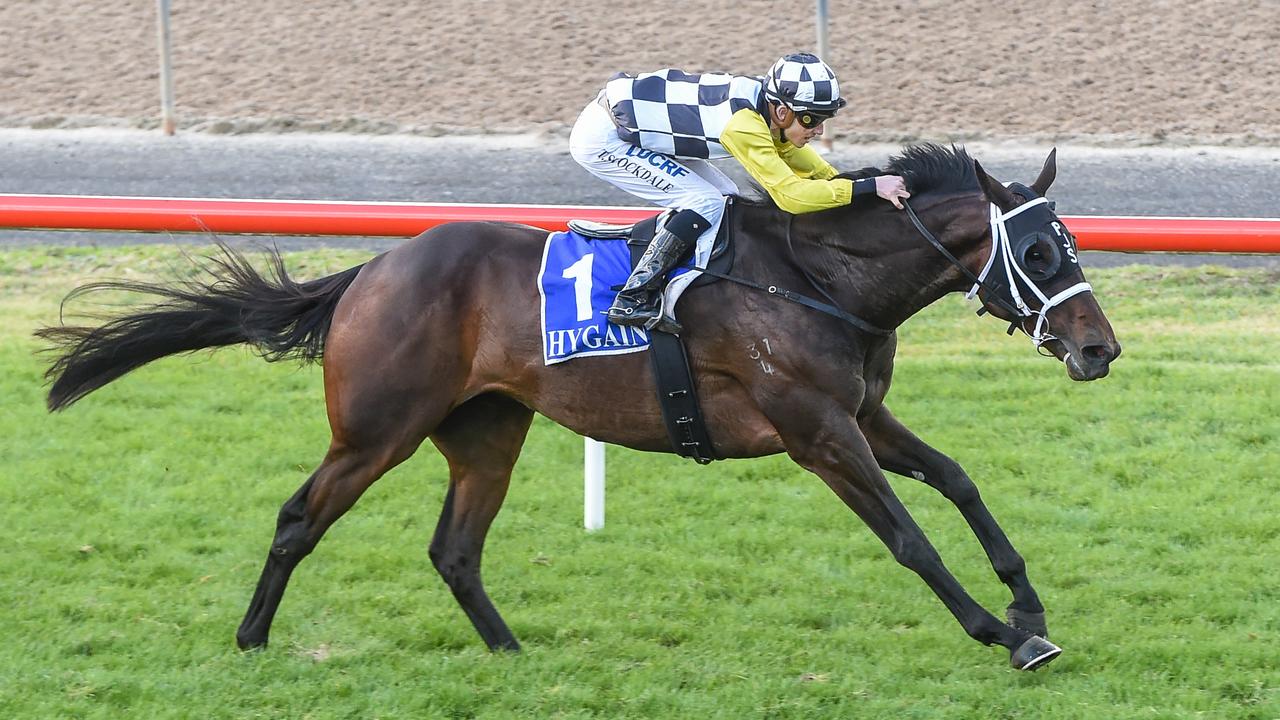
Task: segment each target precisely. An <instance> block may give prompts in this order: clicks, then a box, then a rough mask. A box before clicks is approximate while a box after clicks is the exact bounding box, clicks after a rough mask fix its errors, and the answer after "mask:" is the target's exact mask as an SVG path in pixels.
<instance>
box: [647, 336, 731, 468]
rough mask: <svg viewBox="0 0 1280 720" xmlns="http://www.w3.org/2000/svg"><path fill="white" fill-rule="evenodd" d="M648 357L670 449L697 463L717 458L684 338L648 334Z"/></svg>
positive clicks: (718, 457)
mask: <svg viewBox="0 0 1280 720" xmlns="http://www.w3.org/2000/svg"><path fill="white" fill-rule="evenodd" d="M649 358H650V359H651V360H652V361H653V379H654V380H655V381H656V382H657V385H658V405H659V406H660V407H661V408H662V422H663V423H664V424H665V425H666V426H667V437H668V438H670V439H671V446H672V448H674V449H675V451H676V453H677V454H678V455H681V456H682V457H689V458H693V459H694V460H695V461H696V462H697V463H698V464H699V465H706V464H707V463H709V462H711V461H712V460H718V459H720V456H719V455H717V454H716V451H715V448H713V447H712V446H711V437H710V436H709V435H708V434H707V424H706V421H705V420H703V417H702V410H701V408H700V407H699V406H698V394H697V392H696V391H695V390H694V386H693V373H692V372H691V371H690V370H689V357H688V355H686V354H685V350H684V341H683V340H681V339H680V336H679V335H672V334H670V333H664V332H654V333H649Z"/></svg>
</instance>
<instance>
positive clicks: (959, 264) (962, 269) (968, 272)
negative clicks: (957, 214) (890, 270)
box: [902, 200, 1023, 335]
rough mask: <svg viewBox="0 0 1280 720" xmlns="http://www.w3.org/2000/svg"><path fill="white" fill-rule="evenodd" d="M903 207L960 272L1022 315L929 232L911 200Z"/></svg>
mask: <svg viewBox="0 0 1280 720" xmlns="http://www.w3.org/2000/svg"><path fill="white" fill-rule="evenodd" d="M902 207H904V208H906V210H907V217H909V218H911V224H912V225H915V226H916V230H919V231H920V234H921V235H923V236H924V239H925V240H928V241H929V244H930V245H932V246H933V247H934V248H935V249H937V251H938V252H940V253H942V256H943V257H945V258H946V259H947V260H948V261H950V263H951V264H952V265H955V266H956V267H958V268H960V272H962V273H964V274H965V277H967V278H969V280H970V281H971V282H972V283H973V284H974V286H981V287H982V288H983V289H984V290H986V291H987V297H989V298H991V299H992V300H993V301H995V303H996V304H998V305H999V306H1000V308H1001V309H1002V310H1004V311H1005V312H1008V313H1009V314H1010V315H1013V316H1015V317H1021V316H1022V314H1023V313H1022V311H1021V310H1019V309H1018V308H1016V307H1014V306H1013V304H1012V303H1010V302H1008V301H1006V300H1005V299H1004V298H1002V297H1000V290H999V288H998V287H993V286H992V285H991V284H990V283H988V282H986V281H985V280H983V279H981V278H979V277H978V276H977V275H974V274H973V271H972V270H970V269H969V268H967V267H965V265H964V263H962V262H960V259H959V258H957V257H956V256H955V255H952V254H951V251H950V250H948V249H947V248H946V247H945V246H943V244H942V243H941V242H940V241H939V240H938V238H936V237H934V236H933V233H931V232H929V228H927V227H925V226H924V223H923V222H921V221H920V216H919V215H916V211H915V208H912V207H911V203H910V202H908V201H907V200H903V201H902ZM985 309H986V308H983V309H982V310H979V311H978V314H979V315H981V314H982V312H983V311H984V310H985ZM1016 325H1017V323H1016V322H1014V323H1010V327H1009V334H1010V335H1012V334H1013V327H1014V326H1016Z"/></svg>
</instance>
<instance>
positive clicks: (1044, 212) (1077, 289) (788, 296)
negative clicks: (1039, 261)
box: [694, 183, 1093, 350]
mask: <svg viewBox="0 0 1280 720" xmlns="http://www.w3.org/2000/svg"><path fill="white" fill-rule="evenodd" d="M1009 187H1010V189H1011V190H1013V191H1014V192H1016V193H1018V194H1019V195H1022V196H1023V197H1029V198H1032V199H1031V200H1029V201H1028V202H1026V203H1023V204H1022V205H1019V206H1018V207H1016V208H1014V209H1012V210H1010V211H1009V212H1007V213H1005V212H1001V211H1000V208H998V207H996V205H995V204H994V203H992V204H991V211H990V212H991V214H990V221H991V237H992V242H991V256H990V257H988V258H987V263H986V265H985V266H984V267H983V268H982V272H981V273H979V274H977V275H974V274H973V272H972V271H971V270H969V268H968V267H966V266H965V264H964V263H963V262H961V261H960V259H959V258H957V257H956V256H955V255H954V254H952V253H951V251H950V250H948V249H947V248H946V247H945V246H944V245H943V244H942V243H941V242H940V241H939V240H938V238H936V237H934V235H933V233H931V232H929V228H927V227H925V225H924V223H923V222H921V220H920V217H919V216H918V215H916V211H915V209H914V208H912V207H911V203H910V202H908V201H907V200H903V201H902V206H903V208H905V209H906V211H907V216H908V217H909V218H911V222H912V224H914V225H915V226H916V229H917V230H919V231H920V234H921V235H923V236H924V238H925V240H928V241H929V244H931V245H933V247H934V248H935V249H936V250H937V251H938V252H939V253H941V254H942V256H943V257H945V258H946V259H947V260H948V261H950V262H951V264H952V265H954V266H956V267H957V268H959V269H960V272H962V273H964V275H965V276H966V277H968V278H969V280H970V281H972V282H973V287H972V288H971V289H970V290H969V292H968V293H967V294H966V295H965V297H966V298H967V299H972V298H973V297H974V295H976V294H977V293H978V291H979V290H980V289H981V290H986V291H987V294H986V296H985V297H984V298H983V302H984V304H983V306H982V307H981V308H979V309H978V314H979V315H981V314H983V313H985V312H987V307H986V304H987V303H991V304H994V305H996V306H998V307H999V308H1000V309H1002V310H1003V311H1004V312H1006V313H1007V314H1008V315H1009V316H1010V317H1012V318H1015V319H1014V320H1011V321H1010V322H1009V334H1010V335H1012V334H1013V333H1014V331H1015V330H1021V331H1022V332H1023V333H1025V334H1026V335H1027V336H1028V337H1030V338H1031V341H1032V342H1033V343H1035V346H1036V349H1037V350H1039V349H1040V348H1041V346H1042V345H1044V344H1045V343H1046V342H1049V341H1050V340H1057V339H1058V338H1057V336H1055V335H1053V334H1051V333H1049V332H1048V328H1049V318H1048V313H1049V311H1050V310H1052V309H1053V308H1055V307H1057V306H1058V305H1061V304H1062V303H1063V302H1066V301H1067V300H1068V299H1069V298H1072V297H1075V296H1076V295H1079V294H1080V293H1082V292H1092V291H1093V286H1091V285H1090V284H1089V283H1087V282H1078V283H1075V284H1074V285H1072V286H1071V287H1068V288H1067V289H1065V290H1063V291H1061V292H1058V293H1055V294H1054V295H1053V296H1052V297H1048V296H1046V295H1045V293H1044V291H1043V290H1041V289H1040V285H1039V283H1041V282H1045V283H1047V282H1048V281H1051V280H1053V279H1055V278H1058V277H1060V276H1062V275H1064V274H1067V273H1070V272H1071V266H1072V265H1078V264H1079V261H1078V260H1077V259H1076V247H1075V239H1074V238H1073V237H1072V236H1071V234H1070V233H1068V232H1067V231H1066V229H1065V228H1064V227H1063V225H1062V222H1061V221H1060V220H1058V216H1057V215H1055V214H1054V212H1053V204H1052V203H1050V202H1049V201H1048V200H1046V199H1045V198H1043V197H1039V196H1038V195H1037V194H1036V193H1035V192H1034V191H1033V190H1031V189H1030V188H1028V187H1026V186H1025V185H1020V184H1018V183H1010V184H1009ZM1018 218H1021V220H1022V221H1019V222H1017V223H1015V225H1022V226H1025V227H1028V228H1030V230H1029V231H1027V232H1019V233H1018V234H1017V239H1016V240H1013V241H1012V242H1011V241H1010V238H1011V237H1013V236H1014V234H1013V233H1011V232H1010V230H1009V221H1010V220H1014V219H1018ZM1028 220H1029V221H1030V222H1025V221H1028ZM794 221H795V216H794V215H793V216H791V217H789V218H788V219H787V228H786V235H785V237H786V248H787V253H788V256H789V258H790V260H791V264H792V265H793V266H794V267H795V268H797V269H798V270H799V271H800V274H801V275H802V276H803V277H804V279H805V281H806V282H808V283H809V286H810V287H812V288H813V289H815V290H817V291H818V293H819V294H820V295H822V297H823V298H824V299H825V300H827V302H822V301H820V300H815V299H813V298H809V297H806V296H804V295H801V294H800V293H797V292H794V291H791V290H787V289H784V288H780V287H778V286H777V285H764V284H761V283H757V282H755V281H752V280H748V279H746V278H740V277H735V276H733V275H728V274H726V273H720V272H716V271H714V270H710V269H708V268H705V267H695V268H694V269H695V270H697V271H699V272H701V273H703V274H706V275H711V276H713V277H717V278H720V279H722V280H728V281H730V282H734V283H737V284H739V285H745V286H747V287H750V288H753V289H756V290H762V291H764V292H767V293H769V294H770V295H776V296H778V297H781V298H783V299H784V300H790V301H791V302H794V303H798V304H800V305H804V306H806V307H809V308H811V309H813V310H817V311H819V312H822V313H825V314H827V315H830V316H831V317H834V318H836V319H838V320H842V321H844V322H845V323H848V324H849V325H852V326H853V327H855V328H857V329H859V330H861V331H863V332H865V333H868V334H870V335H874V336H877V337H888V336H889V335H890V334H892V331H891V330H889V329H886V328H882V327H879V326H877V325H874V324H872V323H869V322H867V321H866V320H863V319H862V318H860V317H858V316H856V315H853V314H851V313H848V312H846V311H844V310H843V309H842V308H840V306H839V304H838V303H837V302H836V300H835V298H833V297H831V295H830V294H829V293H828V292H827V291H826V290H824V289H823V287H822V285H821V283H819V282H818V281H817V280H816V279H815V278H814V277H813V276H812V275H811V274H810V273H809V271H808V270H807V269H806V268H805V267H804V265H803V263H800V262H798V261H797V260H796V258H795V249H794V248H793V247H792V244H791V225H792V223H793V222H794ZM1043 228H1049V229H1050V230H1052V231H1053V234H1054V235H1056V237H1057V238H1058V240H1059V241H1060V244H1061V247H1062V248H1064V249H1065V250H1066V251H1067V258H1068V260H1069V262H1063V261H1062V257H1061V252H1060V251H1059V249H1058V247H1059V244H1058V243H1057V242H1054V241H1052V239H1051V238H1050V236H1049V234H1048V233H1046V232H1044V231H1043ZM1042 239H1045V240H1048V241H1049V242H1047V243H1046V244H1043V247H1044V248H1045V249H1046V250H1051V251H1052V253H1054V259H1053V261H1052V262H1050V263H1048V265H1046V267H1045V268H1028V267H1027V266H1026V262H1025V260H1024V259H1022V260H1020V258H1022V257H1023V255H1024V254H1025V252H1026V251H1027V250H1029V249H1030V248H1031V247H1033V246H1035V247H1039V246H1037V245H1036V243H1037V242H1039V241H1041V240H1042ZM1028 242H1030V243H1031V244H1030V245H1029V244H1028ZM1015 246H1017V248H1018V249H1020V250H1022V251H1023V253H1021V254H1020V253H1019V252H1017V251H1015ZM997 266H998V267H1000V268H1002V269H1003V270H1004V275H1005V280H1006V281H1007V285H1006V284H1004V283H1001V282H1000V281H998V280H995V279H993V278H991V277H989V275H990V274H991V269H992V268H993V267H997ZM1019 284H1022V285H1023V287H1024V288H1025V289H1026V290H1027V291H1029V292H1030V293H1031V294H1032V295H1034V296H1035V297H1036V298H1037V299H1038V300H1039V301H1040V308H1039V309H1038V310H1037V309H1032V308H1031V307H1030V306H1029V305H1027V303H1026V302H1025V301H1024V300H1023V297H1022V296H1023V293H1022V292H1020V291H1019V289H1018V285H1019ZM1032 317H1035V318H1036V323H1035V326H1034V328H1033V329H1032V330H1030V331H1028V330H1027V328H1026V326H1025V325H1026V324H1025V321H1026V320H1027V319H1028V318H1032Z"/></svg>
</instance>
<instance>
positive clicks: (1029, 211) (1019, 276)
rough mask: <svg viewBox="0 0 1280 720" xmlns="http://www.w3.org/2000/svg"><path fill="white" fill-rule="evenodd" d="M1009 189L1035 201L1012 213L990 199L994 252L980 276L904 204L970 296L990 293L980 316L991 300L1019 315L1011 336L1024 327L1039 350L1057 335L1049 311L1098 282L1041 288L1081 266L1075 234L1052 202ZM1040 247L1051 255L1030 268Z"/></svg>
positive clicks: (1019, 187)
mask: <svg viewBox="0 0 1280 720" xmlns="http://www.w3.org/2000/svg"><path fill="white" fill-rule="evenodd" d="M1009 188H1010V189H1011V190H1013V191H1014V192H1016V193H1017V194H1019V195H1022V196H1023V197H1026V198H1030V199H1029V200H1028V201H1027V202H1025V203H1023V204H1022V205H1019V206H1018V207H1016V208H1013V209H1012V210H1010V211H1008V212H1002V211H1001V210H1000V208H999V207H997V206H996V205H995V203H991V205H990V215H989V217H990V224H991V255H990V256H989V257H988V258H987V262H986V264H985V265H984V266H983V268H982V272H980V273H979V274H977V275H974V274H973V272H972V271H970V270H969V268H967V267H965V265H964V263H962V262H961V261H960V260H959V259H958V258H957V257H956V256H955V255H953V254H952V253H951V251H949V250H947V249H946V247H944V246H943V245H942V243H941V242H939V241H938V239H937V238H936V237H934V235H933V233H931V232H929V229H928V228H926V227H925V226H924V223H923V222H921V221H920V217H919V216H918V215H916V212H915V210H914V209H913V208H912V207H911V204H910V202H908V201H906V200H903V201H902V204H903V207H904V208H906V211H907V216H908V217H910V218H911V222H912V224H913V225H915V226H916V229H917V230H919V231H920V234H921V235H923V236H924V238H925V239H926V240H928V241H929V243H930V244H931V245H933V247H934V248H935V249H937V250H938V252H940V253H941V254H942V255H943V257H945V258H946V259H947V260H948V261H950V262H951V264H952V265H954V266H956V267H957V268H959V269H960V271H961V272H962V273H964V275H965V276H966V277H967V278H968V279H969V280H970V281H972V282H973V287H971V288H970V289H969V292H968V293H966V295H965V298H966V299H972V298H973V297H974V296H975V295H977V294H978V291H979V290H985V291H986V295H985V296H984V298H983V302H984V304H983V306H982V307H981V308H979V309H978V314H979V315H981V314H983V313H984V312H986V311H987V304H988V303H989V304H994V305H995V306H997V307H999V308H1000V309H1001V310H1003V311H1004V312H1005V313H1007V314H1008V315H1009V316H1010V317H1012V318H1014V319H1013V320H1011V321H1010V322H1009V334H1010V335H1012V334H1013V332H1014V330H1021V331H1022V332H1023V333H1025V334H1026V335H1027V336H1028V337H1030V338H1031V341H1032V342H1033V343H1035V346H1036V348H1037V349H1039V348H1040V347H1041V346H1042V345H1044V344H1045V343H1046V342H1049V341H1050V340H1057V339H1058V338H1057V336H1055V335H1053V334H1052V333H1050V332H1049V331H1048V330H1049V311H1050V310H1052V309H1053V308H1055V307H1057V306H1058V305H1061V304H1062V303H1064V302H1066V301H1067V300H1068V299H1070V298H1073V297H1075V296H1076V295H1079V294H1080V293H1083V292H1092V291H1093V286H1091V285H1090V284H1089V283H1087V282H1083V281H1081V282H1078V283H1075V284H1073V285H1071V286H1070V287H1068V288H1066V289H1065V290H1062V291H1060V292H1057V293H1055V294H1054V295H1052V296H1049V295H1047V294H1046V293H1045V292H1044V290H1042V289H1041V286H1040V284H1041V283H1044V284H1046V285H1047V284H1050V281H1052V280H1054V279H1057V278H1060V277H1062V276H1064V275H1067V274H1069V273H1071V272H1072V266H1073V265H1078V264H1079V261H1078V260H1077V258H1076V246H1075V238H1073V237H1072V236H1071V234H1070V233H1069V232H1067V230H1066V228H1065V227H1064V226H1063V225H1062V222H1061V221H1060V220H1059V219H1058V216H1057V215H1056V214H1054V211H1053V204H1052V203H1050V202H1049V201H1048V200H1047V199H1045V198H1043V197H1040V196H1039V195H1037V194H1036V193H1035V191H1033V190H1031V189H1030V188H1028V187H1026V186H1025V185H1020V184H1018V183H1010V184H1009ZM1011 220H1012V221H1015V222H1014V223H1013V225H1014V226H1015V228H1014V229H1013V230H1012V231H1011V230H1010V227H1009V226H1010V221H1011ZM1041 248H1043V249H1044V250H1045V251H1048V252H1049V253H1050V256H1049V258H1048V259H1047V260H1045V261H1044V264H1043V266H1042V267H1030V266H1029V264H1028V262H1027V256H1028V253H1029V252H1031V251H1032V250H1033V249H1035V250H1039V249H1041ZM1063 250H1065V251H1066V261H1065V262H1064V260H1063V257H1062V251H1063ZM993 268H994V269H996V273H995V275H996V276H999V275H1000V271H1003V275H1004V277H1003V282H1002V281H1001V280H1000V279H997V277H992V272H991V271H992V269H993ZM1019 286H1021V288H1022V290H1020V289H1019ZM1023 290H1025V291H1026V292H1027V293H1029V294H1030V295H1033V296H1034V297H1035V298H1036V299H1037V300H1039V302H1040V307H1039V308H1038V309H1033V308H1032V307H1030V306H1029V305H1028V304H1027V302H1026V301H1025V300H1024V299H1023V295H1024V293H1023ZM1032 317H1034V318H1036V321H1035V325H1034V327H1033V328H1032V329H1031V330H1027V328H1026V320H1028V319H1029V318H1032Z"/></svg>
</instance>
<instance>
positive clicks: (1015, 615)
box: [862, 406, 1049, 638]
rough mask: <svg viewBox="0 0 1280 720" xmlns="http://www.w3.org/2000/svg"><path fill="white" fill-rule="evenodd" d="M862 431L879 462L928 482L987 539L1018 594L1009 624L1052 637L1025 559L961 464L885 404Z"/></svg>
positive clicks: (999, 572)
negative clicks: (896, 415)
mask: <svg viewBox="0 0 1280 720" xmlns="http://www.w3.org/2000/svg"><path fill="white" fill-rule="evenodd" d="M862 430H863V432H864V434H865V435H866V437H867V442H868V443H869V444H870V445H871V451H872V452H873V453H874V454H875V456H876V462H878V463H879V464H880V467H882V468H884V469H885V470H888V471H889V472H893V473H897V474H899V475H904V476H908V477H914V478H916V479H917V480H920V481H921V482H924V483H925V484H927V485H929V486H930V487H932V488H934V489H935V490H937V491H938V492H940V493H942V495H943V496H945V497H946V498H947V499H948V500H950V501H951V502H952V504H954V505H955V506H956V508H957V509H959V510H960V514H961V515H963V516H964V519H965V520H966V521H967V522H968V523H969V527H970V528H972V529H973V534H974V535H976V536H977V537H978V542H980V543H982V548H983V549H984V550H985V551H986V553H987V558H988V559H989V560H990V561H991V567H992V569H994V570H995V571H996V576H997V577H999V578H1000V581H1001V582H1003V583H1004V584H1005V585H1007V586H1009V590H1010V591H1012V593H1013V602H1012V603H1010V605H1009V608H1008V610H1007V613H1008V620H1009V624H1010V625H1013V626H1014V627H1018V628H1021V629H1023V630H1027V631H1029V632H1032V633H1034V634H1036V635H1039V636H1040V637H1046V638H1047V637H1049V633H1048V630H1047V628H1046V626H1045V620H1044V606H1043V605H1041V604H1040V598H1039V596H1038V595H1037V594H1036V591H1035V588H1033V587H1032V586H1031V581H1030V580H1028V579H1027V566H1026V563H1025V562H1023V560H1022V556H1021V555H1019V554H1018V551H1017V550H1015V549H1014V548H1013V543H1011V542H1009V538H1008V536H1007V535H1005V533H1004V530H1003V529H1001V527H1000V525H999V524H998V523H997V522H996V520H995V518H994V517H992V516H991V511H989V510H988V509H987V506H986V504H985V503H983V502H982V496H981V495H980V494H979V493H978V488H977V486H976V485H974V484H973V480H971V479H969V476H968V475H967V474H965V471H964V470H963V469H962V468H961V467H960V465H959V464H958V463H956V461H954V460H952V459H951V458H949V457H947V456H946V455H944V454H943V453H941V452H939V451H937V450H935V449H934V448H932V447H930V446H929V445H928V444H926V443H925V442H924V441H923V440H921V439H920V438H918V437H916V436H915V434H913V433H912V432H911V431H910V430H908V429H907V428H906V427H905V426H903V425H902V423H900V422H898V419H897V418H895V417H894V416H893V415H892V414H891V413H890V412H889V409H888V408H886V407H883V406H882V407H881V408H880V409H879V410H877V411H876V412H875V414H873V415H872V416H871V417H870V418H867V419H866V420H864V421H863V422H862Z"/></svg>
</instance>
